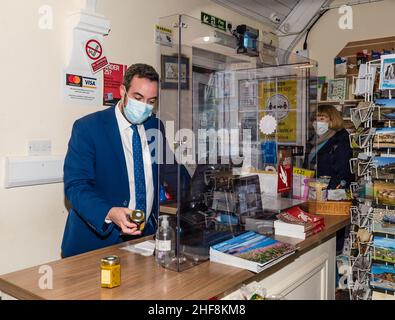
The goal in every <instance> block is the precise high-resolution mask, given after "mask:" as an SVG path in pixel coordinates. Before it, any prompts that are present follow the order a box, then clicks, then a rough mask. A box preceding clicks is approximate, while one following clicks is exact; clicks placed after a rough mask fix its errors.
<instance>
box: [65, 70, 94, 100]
mask: <svg viewBox="0 0 395 320" xmlns="http://www.w3.org/2000/svg"><path fill="white" fill-rule="evenodd" d="M62 88H63V98H64V101H65V102H66V103H74V104H85V105H95V106H99V105H100V98H99V79H98V77H96V76H92V74H90V73H89V74H87V73H83V72H73V71H72V70H65V71H64V72H63V75H62Z"/></svg>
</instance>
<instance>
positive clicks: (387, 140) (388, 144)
mask: <svg viewBox="0 0 395 320" xmlns="http://www.w3.org/2000/svg"><path fill="white" fill-rule="evenodd" d="M373 147H374V148H395V128H377V129H376V134H375V136H374V140H373Z"/></svg>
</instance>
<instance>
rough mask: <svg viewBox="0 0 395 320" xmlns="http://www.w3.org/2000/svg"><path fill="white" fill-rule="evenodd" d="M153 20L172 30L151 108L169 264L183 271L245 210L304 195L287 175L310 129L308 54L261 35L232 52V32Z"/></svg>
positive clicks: (233, 229) (236, 229)
mask: <svg viewBox="0 0 395 320" xmlns="http://www.w3.org/2000/svg"><path fill="white" fill-rule="evenodd" d="M159 25H160V26H161V27H164V28H168V29H171V30H172V32H173V34H172V42H173V45H172V47H169V46H165V45H161V46H160V56H161V93H160V107H159V110H158V113H157V115H158V117H159V118H160V120H161V121H162V123H163V124H164V127H165V129H166V140H167V147H168V148H167V149H168V150H166V163H165V164H164V165H163V171H162V175H161V177H160V178H161V181H162V180H163V181H162V185H163V186H164V189H165V190H166V192H167V197H164V194H162V202H161V210H160V212H161V214H163V212H168V209H165V208H169V207H173V208H176V212H177V213H176V214H174V215H171V224H172V226H173V228H174V230H175V231H176V232H175V234H176V241H175V242H176V246H175V258H174V263H172V264H171V265H170V266H168V268H170V269H172V270H176V271H183V270H185V269H187V268H189V267H191V266H193V265H196V264H199V263H201V262H202V261H206V260H207V259H208V258H209V247H210V246H211V245H213V244H216V243H218V242H221V241H223V240H226V239H228V238H230V237H232V236H234V235H236V234H238V233H240V232H242V231H244V230H245V226H246V220H247V218H267V219H270V218H271V217H273V216H274V215H275V214H276V213H278V212H280V211H281V210H283V209H286V208H288V207H291V206H293V205H295V204H298V203H300V202H303V199H301V200H300V199H296V198H298V197H295V196H294V194H293V193H294V190H293V186H292V182H293V181H292V176H293V168H294V167H299V168H301V167H302V165H303V160H304V153H305V150H306V142H307V141H308V139H309V136H310V133H311V132H312V127H311V121H310V120H311V117H310V114H313V113H314V112H315V110H316V95H317V91H316V89H317V88H316V84H317V82H316V62H314V61H312V60H309V59H307V58H304V57H300V56H297V55H295V54H292V53H289V52H286V51H283V50H281V49H278V48H273V47H271V46H268V45H265V44H263V43H261V42H256V46H257V48H258V50H257V51H258V52H259V54H258V55H257V56H253V54H249V55H247V54H240V53H239V54H238V53H237V45H238V43H237V40H236V38H235V37H234V36H233V35H232V34H231V33H230V32H227V33H225V32H223V31H218V30H217V29H214V28H212V27H210V26H207V25H204V24H202V23H201V22H200V21H199V20H197V19H194V18H192V17H189V16H186V15H176V16H170V17H164V18H161V19H160V21H159ZM313 118H314V117H313ZM172 160H174V163H171V162H172ZM298 192H301V191H300V190H299V189H298ZM302 198H303V197H302Z"/></svg>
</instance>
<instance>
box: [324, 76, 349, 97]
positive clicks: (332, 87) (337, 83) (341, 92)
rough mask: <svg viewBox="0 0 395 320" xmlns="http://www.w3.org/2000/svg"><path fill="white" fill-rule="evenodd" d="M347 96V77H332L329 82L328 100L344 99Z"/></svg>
mask: <svg viewBox="0 0 395 320" xmlns="http://www.w3.org/2000/svg"><path fill="white" fill-rule="evenodd" d="M346 96H347V78H337V79H331V80H329V83H328V100H334V101H344V100H346Z"/></svg>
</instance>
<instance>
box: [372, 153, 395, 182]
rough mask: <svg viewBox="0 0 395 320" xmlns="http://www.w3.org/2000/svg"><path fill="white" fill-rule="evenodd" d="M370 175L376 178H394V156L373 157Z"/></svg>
mask: <svg viewBox="0 0 395 320" xmlns="http://www.w3.org/2000/svg"><path fill="white" fill-rule="evenodd" d="M372 167H373V170H372V175H373V177H375V178H376V179H395V158H394V157H374V158H373V161H372Z"/></svg>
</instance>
